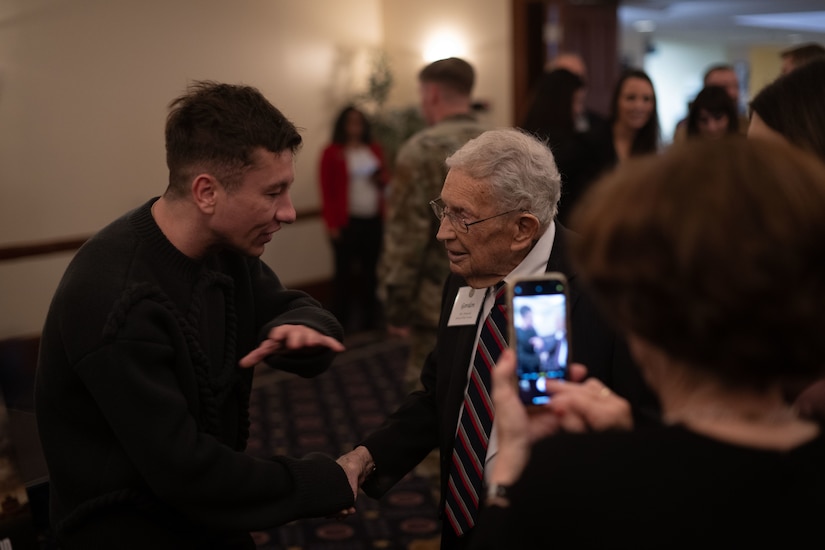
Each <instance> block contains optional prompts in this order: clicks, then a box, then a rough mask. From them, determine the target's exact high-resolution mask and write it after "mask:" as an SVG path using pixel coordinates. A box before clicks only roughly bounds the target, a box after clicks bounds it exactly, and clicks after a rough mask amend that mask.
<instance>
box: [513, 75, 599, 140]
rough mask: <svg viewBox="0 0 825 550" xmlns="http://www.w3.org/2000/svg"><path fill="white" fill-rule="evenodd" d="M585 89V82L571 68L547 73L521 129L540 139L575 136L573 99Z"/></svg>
mask: <svg viewBox="0 0 825 550" xmlns="http://www.w3.org/2000/svg"><path fill="white" fill-rule="evenodd" d="M582 88H584V80H582V79H581V77H579V76H578V75H576V74H573V73H572V72H570V71H568V70H567V69H556V70H553V71H550V72H546V73H543V74H542V75H541V77H540V78H539V81H538V84H537V85H536V89H535V92H534V94H533V101H532V103H531V104H530V108H529V109H528V111H527V115H526V116H525V117H524V121H523V122H522V124H521V128H522V129H523V130H526V131H528V132H531V133H533V134H536V135H538V136H539V137H548V135H547V134H548V133H563V134H571V133H573V132H574V131H575V121H574V120H573V96H574V94H575V93H576V91H577V90H580V89H582Z"/></svg>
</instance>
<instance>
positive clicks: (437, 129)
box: [379, 114, 486, 391]
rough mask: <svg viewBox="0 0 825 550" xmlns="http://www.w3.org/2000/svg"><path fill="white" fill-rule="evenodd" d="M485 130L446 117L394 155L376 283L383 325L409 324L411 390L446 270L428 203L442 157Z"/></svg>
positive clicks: (466, 118)
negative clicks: (381, 304) (380, 300)
mask: <svg viewBox="0 0 825 550" xmlns="http://www.w3.org/2000/svg"><path fill="white" fill-rule="evenodd" d="M485 129H486V128H484V127H482V125H481V124H480V123H479V122H478V121H477V120H476V119H475V118H474V117H473V116H472V115H469V114H467V115H455V116H451V117H448V118H445V119H444V120H441V121H440V122H438V123H436V124H434V125H433V126H430V127H428V128H425V129H423V130H421V131H419V132H417V133H416V134H414V135H413V136H412V137H410V138H409V139H408V140H407V141H406V142H405V143H404V144H403V145H402V146H401V149H400V150H399V151H398V156H397V157H396V161H395V167H394V170H393V177H392V180H391V182H390V188H389V204H388V216H387V222H386V225H385V234H384V248H383V252H382V257H381V263H380V266H379V285H380V294H381V296H382V299H383V300H384V308H385V314H386V318H387V323H388V324H390V325H394V326H399V327H410V332H411V339H410V358H409V362H408V366H407V373H406V375H405V378H406V382H407V386H408V389H409V390H410V391H412V390H413V389H416V388H418V387H420V383H419V380H418V379H419V375H420V373H421V367H422V365H423V364H424V359H425V358H426V356H427V354H428V353H429V352H430V351H432V349H433V347H434V346H435V340H436V332H437V328H438V316H439V313H440V311H441V292H442V289H443V286H444V281H446V279H447V275H449V273H450V267H449V262H448V261H447V254H446V252H445V251H444V245H442V244H441V243H439V242H438V241H437V240H436V238H435V235H436V233H438V227H439V223H438V220H437V219H436V217H435V216H434V215H433V211H432V209H431V208H430V204H429V202H430V201H431V200H433V199H435V198H438V196H439V195H440V194H441V188H442V186H443V185H444V178H445V177H446V176H447V166H446V164H445V162H444V161H445V160H446V159H447V157H448V156H450V155H451V154H453V153H454V152H455V151H456V150H457V149H458V148H459V147H461V146H462V145H464V144H465V143H466V142H467V141H469V140H470V139H472V138H474V137H476V136H478V135H479V134H481V133H482V132H483V131H484V130H485Z"/></svg>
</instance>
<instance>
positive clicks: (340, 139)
mask: <svg viewBox="0 0 825 550" xmlns="http://www.w3.org/2000/svg"><path fill="white" fill-rule="evenodd" d="M350 113H358V114H359V115H360V116H361V120H363V121H364V131H363V132H362V133H361V142H362V143H367V144H369V143H371V142H372V129H371V128H370V121H369V119H368V118H367V115H365V114H364V112H363V111H361V110H360V109H358V108H357V107H355V106H354V105H347V106H346V107H344V108H343V109H342V110H341V112H340V113H339V114H338V118H336V119H335V126H333V128H332V142H333V143H337V144H339V145H343V144H345V143H346V142H347V115H349V114H350Z"/></svg>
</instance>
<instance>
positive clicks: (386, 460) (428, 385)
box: [361, 223, 657, 505]
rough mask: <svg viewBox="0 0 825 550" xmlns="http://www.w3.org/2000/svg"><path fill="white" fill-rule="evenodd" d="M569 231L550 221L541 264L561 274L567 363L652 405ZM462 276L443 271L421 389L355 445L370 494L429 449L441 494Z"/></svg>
mask: <svg viewBox="0 0 825 550" xmlns="http://www.w3.org/2000/svg"><path fill="white" fill-rule="evenodd" d="M574 238H577V237H576V235H575V233H573V232H572V231H570V230H568V229H565V228H564V227H563V226H562V225H561V224H559V223H557V224H556V236H555V240H554V242H553V249H552V252H551V253H550V258H549V259H548V262H547V271H560V272H562V273H564V274H565V275H566V276H567V278H568V281H569V292H570V312H571V313H570V315H571V319H570V321H571V329H570V348H571V349H570V351H571V359H572V361H574V362H578V363H583V364H585V365H586V366H587V367H588V371H589V373H590V374H591V375H592V376H595V377H597V378H599V379H601V380H602V381H604V382H605V384H607V385H608V386H609V387H611V388H612V389H613V390H614V391H615V392H617V393H618V394H620V395H622V396H624V397H625V398H627V399H628V400H629V401H630V402H631V403H632V404H634V405H635V406H639V407H646V408H656V407H657V404H656V401H655V398H654V397H653V394H652V392H650V390H649V389H648V388H647V386H646V385H645V384H644V382H643V381H642V378H641V376H640V374H639V372H638V370H637V368H636V366H635V365H634V364H633V363H632V361H631V359H630V354H629V353H628V350H627V347H626V345H625V343H624V341H623V340H622V339H620V338H619V337H618V336H617V335H616V333H615V332H614V331H613V330H611V329H610V328H609V327H608V326H607V324H606V323H605V322H604V320H603V319H602V316H601V315H600V314H599V313H598V312H597V311H596V308H595V306H594V305H593V303H592V302H591V300H590V299H589V298H588V297H587V296H586V295H585V294H584V293H583V292H582V289H581V287H580V280H579V279H578V278H577V277H576V273H575V272H574V270H573V268H572V266H571V264H570V262H569V260H568V258H567V247H568V243H569V242H570V240H571V239H574ZM462 286H467V283H466V281H464V279H463V278H461V277H457V276H455V275H452V274H451V275H450V277H449V278H448V279H447V282H446V284H445V286H444V293H443V297H442V302H441V303H442V306H441V320H440V321H439V327H438V341H437V343H436V346H435V349H434V350H433V351H432V352H431V353H430V355H429V356H428V357H427V360H426V362H425V363H424V367H423V370H422V372H421V382H422V383H423V387H424V390H421V391H416V392H413V393H411V394H410V395H409V396H408V397H407V398H406V400H405V401H404V402H403V403H402V404H401V406H400V407H399V408H398V410H396V411H395V412H394V413H393V414H391V415H390V416H389V418H388V419H387V420H386V421H385V422H384V423H383V424H382V425H381V426H380V427H379V428H378V429H377V430H376V431H375V432H374V433H372V434H371V435H370V436H369V437H367V438H366V439H365V440H364V441H363V442H362V443H361V445H364V446H365V447H367V448H368V449H369V450H370V453H371V454H372V456H373V459H374V460H375V466H376V469H375V471H374V472H373V474H372V475H371V476H370V477H369V478H368V479H367V481H366V482H365V483H364V485H363V489H364V491H365V492H366V493H367V494H368V495H369V496H371V497H374V498H378V497H380V496H382V495H383V494H384V493H386V492H387V491H388V490H389V489H390V488H391V487H392V486H393V485H395V484H396V483H397V482H398V481H399V480H400V479H401V478H402V477H404V476H405V475H406V474H407V473H408V472H410V471H411V470H412V469H413V468H415V466H416V465H418V463H419V462H421V461H422V460H423V459H424V457H425V456H427V454H429V453H430V451H432V450H433V449H434V448H436V447H437V448H439V449H440V450H441V494H442V505H443V495H445V494H446V493H447V490H446V487H447V475H448V473H449V469H448V466H449V463H450V460H451V457H452V450H453V440H454V438H455V431H456V425H457V423H458V415H459V411H460V410H461V404H462V402H463V400H464V389H465V386H466V385H467V371H468V369H469V365H470V355H471V353H472V351H473V347H474V344H475V336H476V326H475V325H469V326H456V327H448V326H447V321H448V319H449V317H450V310H451V309H452V306H453V302H454V300H455V297H456V295H457V293H458V290H459V288H461V287H462Z"/></svg>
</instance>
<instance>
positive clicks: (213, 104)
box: [166, 81, 302, 196]
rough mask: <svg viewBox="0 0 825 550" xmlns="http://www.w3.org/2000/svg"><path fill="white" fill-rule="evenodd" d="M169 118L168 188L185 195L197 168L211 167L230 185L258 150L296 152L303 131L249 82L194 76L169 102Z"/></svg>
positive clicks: (212, 171)
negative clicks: (185, 87)
mask: <svg viewBox="0 0 825 550" xmlns="http://www.w3.org/2000/svg"><path fill="white" fill-rule="evenodd" d="M169 107H170V112H169V115H168V116H167V119H166V164H167V166H168V167H169V189H168V190H167V191H168V192H169V193H170V194H172V195H174V196H182V195H183V194H184V193H186V191H187V189H188V184H189V183H190V181H191V178H193V177H194V176H195V175H197V173H199V172H209V173H211V174H212V175H213V176H215V177H216V178H217V179H218V180H219V181H220V182H221V184H222V185H224V186H225V187H226V188H227V189H230V190H231V189H234V188H235V187H236V186H237V185H239V183H240V181H241V176H242V175H243V173H244V172H245V171H246V170H247V169H248V168H249V167H251V166H253V165H254V155H253V153H254V151H255V150H256V149H259V148H263V149H265V150H267V151H271V152H274V153H280V152H283V151H291V152H293V153H295V152H296V151H297V150H298V149H299V148H300V146H301V141H302V139H301V135H300V134H299V133H298V130H297V129H296V128H295V126H294V125H293V124H292V123H291V122H290V121H289V120H287V118H286V117H285V116H284V115H283V114H282V113H281V112H280V111H279V110H278V109H277V108H276V107H275V106H273V105H272V104H271V103H270V102H269V101H268V100H267V99H266V98H265V97H264V96H263V95H262V94H261V93H260V92H259V91H258V90H257V89H255V88H253V87H251V86H240V85H232V84H221V83H217V82H211V81H199V82H194V83H193V84H191V85H190V86H189V87H188V88H187V91H186V93H184V94H183V95H181V96H180V97H178V98H176V99H174V100H173V101H172V102H171V103H170V104H169Z"/></svg>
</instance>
